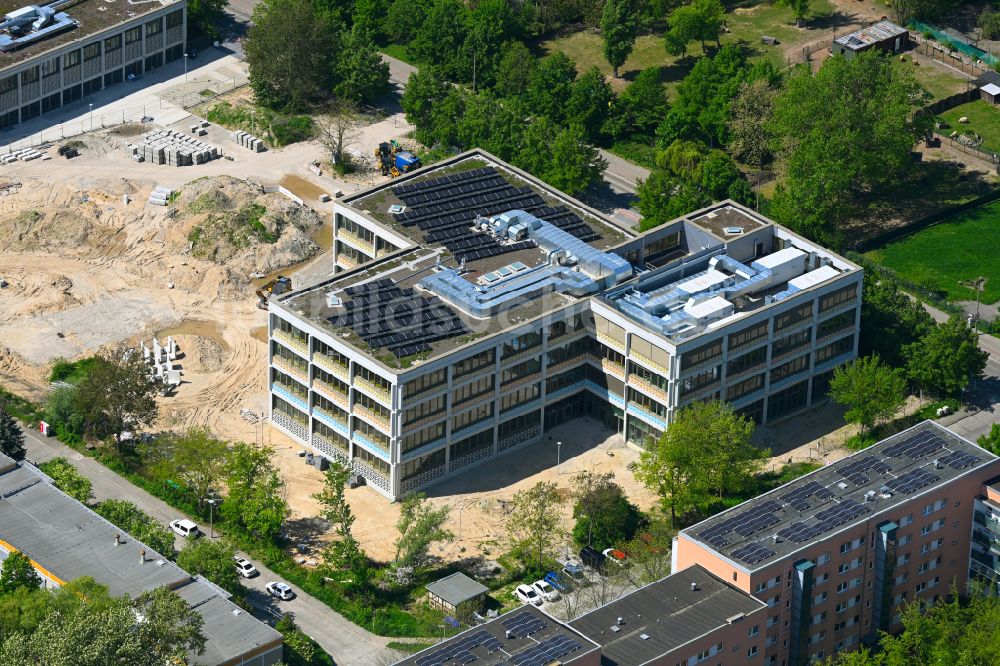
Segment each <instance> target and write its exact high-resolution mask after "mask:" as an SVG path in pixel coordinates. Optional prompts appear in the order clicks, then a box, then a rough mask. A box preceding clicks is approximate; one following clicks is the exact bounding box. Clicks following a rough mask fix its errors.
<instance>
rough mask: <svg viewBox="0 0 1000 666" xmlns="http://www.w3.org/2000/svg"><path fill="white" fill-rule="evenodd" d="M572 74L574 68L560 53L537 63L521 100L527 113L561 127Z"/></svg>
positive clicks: (566, 57) (571, 86) (570, 61)
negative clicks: (525, 106) (528, 110)
mask: <svg viewBox="0 0 1000 666" xmlns="http://www.w3.org/2000/svg"><path fill="white" fill-rule="evenodd" d="M576 73H577V72H576V64H574V62H573V61H572V60H571V59H570V58H569V56H567V55H566V54H565V53H563V52H562V51H558V52H556V53H553V54H552V55H550V56H548V57H546V58H542V59H541V60H539V61H538V67H537V68H536V69H535V74H534V76H532V77H531V85H530V86H528V93H527V95H526V98H525V103H526V104H527V106H528V108H530V109H531V112H532V113H534V114H537V115H539V116H545V117H547V118H548V119H549V120H551V121H552V122H554V123H556V124H561V123H562V121H563V119H564V118H565V114H566V105H567V103H568V102H569V97H570V94H571V93H572V92H573V82H574V81H576Z"/></svg>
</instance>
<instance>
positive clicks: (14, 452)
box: [0, 404, 26, 460]
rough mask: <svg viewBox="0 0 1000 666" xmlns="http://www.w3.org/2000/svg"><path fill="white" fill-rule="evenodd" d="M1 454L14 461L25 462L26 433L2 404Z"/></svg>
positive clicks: (0, 425) (0, 405)
mask: <svg viewBox="0 0 1000 666" xmlns="http://www.w3.org/2000/svg"><path fill="white" fill-rule="evenodd" d="M0 452H3V454H4V455H6V456H9V457H11V458H13V459H14V460H24V456H25V454H26V451H25V448H24V433H23V432H21V427H20V426H19V425H17V421H15V420H14V417H13V416H11V415H10V414H8V413H7V410H6V409H5V408H4V406H3V405H2V404H0Z"/></svg>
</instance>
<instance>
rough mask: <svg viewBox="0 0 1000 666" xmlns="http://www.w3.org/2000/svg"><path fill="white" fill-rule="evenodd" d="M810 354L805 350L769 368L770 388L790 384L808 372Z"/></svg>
mask: <svg viewBox="0 0 1000 666" xmlns="http://www.w3.org/2000/svg"><path fill="white" fill-rule="evenodd" d="M811 356H812V354H810V353H808V352H805V353H803V354H802V355H801V356H797V357H795V358H793V359H791V360H790V361H788V362H786V363H782V364H781V365H779V366H776V367H774V368H773V369H772V370H771V377H770V388H771V390H772V391H776V390H779V389H783V388H785V387H787V386H791V385H792V384H794V383H795V382H797V381H800V380H801V379H802V378H803V375H807V374H808V373H809V359H810V357H811Z"/></svg>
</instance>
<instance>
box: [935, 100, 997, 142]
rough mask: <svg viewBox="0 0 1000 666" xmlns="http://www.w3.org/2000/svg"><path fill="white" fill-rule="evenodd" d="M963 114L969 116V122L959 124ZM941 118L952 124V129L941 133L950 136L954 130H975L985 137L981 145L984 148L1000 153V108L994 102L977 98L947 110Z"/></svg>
mask: <svg viewBox="0 0 1000 666" xmlns="http://www.w3.org/2000/svg"><path fill="white" fill-rule="evenodd" d="M962 116H966V117H968V119H969V122H968V124H965V125H960V124H959V122H958V119H959V118H961V117H962ZM940 118H941V119H942V120H944V121H945V122H947V123H948V125H950V126H951V129H950V130H945V131H943V132H941V134H943V135H945V136H948V135H949V134H951V132H952V131H955V132H958V133H960V134H969V133H972V132H975V133H976V134H978V135H979V136H981V137H983V145H982V146H980V147H981V148H982V149H983V150H988V151H990V152H993V153H1000V109H997V108H996V107H995V106H993V105H992V104H989V103H988V102H984V101H983V100H981V99H977V100H975V101H973V102H969V103H968V104H960V105H959V106H956V107H955V108H954V109H949V110H948V111H945V112H944V113H942V114H941V115H940Z"/></svg>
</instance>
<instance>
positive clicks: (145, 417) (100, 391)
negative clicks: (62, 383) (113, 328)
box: [76, 345, 158, 453]
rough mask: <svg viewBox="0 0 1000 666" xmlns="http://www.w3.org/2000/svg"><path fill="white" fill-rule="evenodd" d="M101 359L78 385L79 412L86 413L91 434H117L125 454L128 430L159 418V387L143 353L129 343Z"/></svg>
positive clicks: (100, 435) (113, 435) (120, 448)
mask: <svg viewBox="0 0 1000 666" xmlns="http://www.w3.org/2000/svg"><path fill="white" fill-rule="evenodd" d="M98 358H99V359H100V360H99V361H97V362H95V363H94V366H93V367H92V368H91V369H90V371H89V372H88V373H87V376H86V377H85V378H84V379H83V381H81V382H80V384H79V386H78V387H77V391H76V398H77V407H76V411H77V413H78V414H80V415H82V417H83V422H84V425H85V429H86V432H87V433H89V434H91V435H94V436H95V437H99V438H105V437H114V440H115V446H116V447H117V449H118V452H119V453H122V452H123V451H124V447H125V441H124V440H123V438H122V435H123V434H124V433H125V432H126V431H136V430H138V429H140V428H143V427H145V426H148V425H151V424H152V423H153V422H155V421H156V417H157V414H158V410H157V407H156V400H155V397H156V392H157V386H156V383H155V382H154V381H153V379H152V377H151V376H150V373H149V366H148V365H146V362H145V361H144V360H143V358H142V355H141V354H139V353H136V351H135V350H133V349H129V348H128V347H127V346H126V345H117V346H115V347H114V348H112V349H110V350H106V351H103V352H101V353H100V354H99V356H98Z"/></svg>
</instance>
